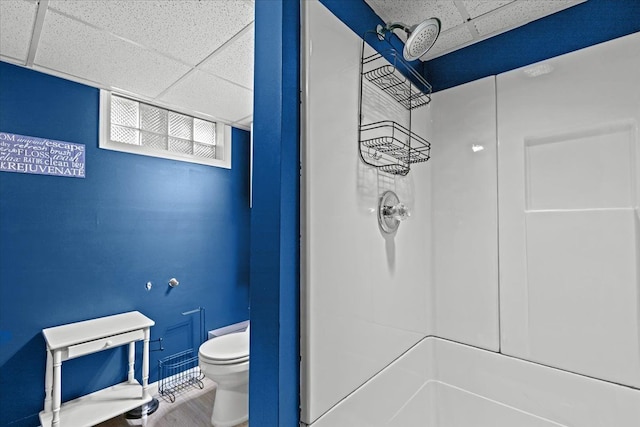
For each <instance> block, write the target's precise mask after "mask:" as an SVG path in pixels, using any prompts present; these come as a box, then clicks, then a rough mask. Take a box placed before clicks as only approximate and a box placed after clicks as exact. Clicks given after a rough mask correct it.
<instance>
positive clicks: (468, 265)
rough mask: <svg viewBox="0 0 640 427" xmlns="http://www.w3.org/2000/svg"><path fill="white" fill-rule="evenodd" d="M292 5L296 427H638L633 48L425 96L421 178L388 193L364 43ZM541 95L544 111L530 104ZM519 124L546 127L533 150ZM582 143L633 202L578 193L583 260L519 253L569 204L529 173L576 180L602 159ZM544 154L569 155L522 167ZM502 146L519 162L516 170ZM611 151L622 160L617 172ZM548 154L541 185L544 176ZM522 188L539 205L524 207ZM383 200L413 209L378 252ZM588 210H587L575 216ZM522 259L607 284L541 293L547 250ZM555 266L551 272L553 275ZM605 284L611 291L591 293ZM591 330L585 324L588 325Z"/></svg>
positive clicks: (620, 46)
mask: <svg viewBox="0 0 640 427" xmlns="http://www.w3.org/2000/svg"><path fill="white" fill-rule="evenodd" d="M303 5H304V6H303V7H304V22H305V23H304V40H303V41H304V43H303V65H304V73H305V86H304V87H305V92H304V95H305V97H304V103H303V114H304V117H305V120H304V128H305V129H304V132H305V138H304V142H303V153H302V159H303V160H302V164H303V186H302V188H303V191H302V193H303V194H302V206H303V212H302V216H301V217H302V230H303V231H302V235H303V254H302V281H303V292H302V300H303V301H302V399H301V402H302V417H301V420H302V422H303V423H306V424H311V425H313V426H317V427H342V426H344V427H347V426H349V427H351V426H377V425H380V426H382V425H388V426H396V425H397V426H412V425H425V426H428V427H469V426H474V427H481V426H487V427H489V426H490V427H503V426H504V427H511V426H514V425H517V426H518V427H530V426H531V427H533V426H545V427H546V426H580V427H591V426H593V427H595V426H603V427H604V426H606V427H612V426H616V427H618V426H619V427H627V426H628V427H635V426H636V425H640V390H638V389H637V387H638V366H637V364H638V360H640V333H639V328H640V325H639V323H638V318H639V317H640V283H639V281H640V279H639V273H638V271H639V270H640V266H639V265H638V264H640V262H638V258H639V254H640V239H639V238H638V233H640V227H639V226H638V224H639V223H640V219H639V216H638V200H639V199H640V197H639V196H638V191H640V183H639V181H638V180H639V175H640V171H639V170H638V167H639V166H640V158H639V157H638V156H640V149H639V148H638V141H639V140H640V138H639V137H638V125H637V123H638V122H640V90H639V89H638V87H637V85H634V84H633V83H634V82H635V80H634V79H635V77H634V76H635V75H636V74H637V70H640V49H639V46H640V34H634V35H631V36H627V37H624V38H621V39H618V40H614V41H611V42H608V43H605V44H602V45H598V46H595V47H592V48H589V49H584V50H582V51H578V52H575V53H572V54H568V55H564V56H562V57H558V58H554V59H551V60H548V61H545V62H544V63H542V64H534V65H533V66H530V67H524V68H523V69H520V70H514V71H512V72H509V73H505V74H502V75H500V76H497V77H489V78H485V79H482V80H479V81H476V82H472V83H469V84H466V85H462V86H459V87H456V88H452V89H449V90H446V91H443V92H439V93H437V94H435V95H434V97H433V102H432V103H431V104H430V106H428V107H426V108H422V109H419V110H417V111H418V114H419V115H421V116H422V119H421V120H419V122H420V125H421V126H424V127H423V128H422V129H418V130H417V132H418V133H419V134H420V135H421V136H425V137H426V138H427V139H429V140H432V142H433V147H432V155H433V159H432V160H430V161H429V162H428V163H427V164H418V165H414V167H413V168H412V171H411V173H410V174H409V175H408V176H407V177H406V178H392V179H388V178H384V177H382V178H381V177H380V174H377V173H376V172H375V171H372V170H370V169H368V168H366V167H364V166H363V165H362V162H361V161H360V160H359V158H358V152H357V144H356V142H357V125H358V117H357V111H358V106H357V103H358V78H359V75H358V68H359V58H360V47H361V39H360V38H359V37H358V36H357V35H356V34H354V33H353V32H352V31H351V30H350V29H348V28H347V27H346V26H345V25H344V24H342V23H341V22H340V21H339V20H338V19H337V18H336V17H334V16H333V15H332V14H331V13H330V12H329V11H328V10H327V9H326V8H325V7H324V6H322V5H321V4H320V3H319V2H317V1H308V2H303ZM590 61H591V62H593V63H594V64H591V63H590ZM576 67H577V68H576ZM634 70H635V73H634ZM549 71H551V72H549ZM578 76H579V77H578ZM554 79H555V80H554ZM496 81H497V83H496ZM605 82H608V83H606V84H605ZM625 82H626V83H625ZM545 85H546V86H545ZM496 88H498V89H499V90H496ZM582 92H584V93H585V95H584V96H585V97H586V98H585V100H581V99H582V98H581V97H582V96H583V95H582ZM496 94H497V95H496ZM541 94H546V95H547V96H548V97H549V98H548V99H547V101H549V103H548V104H549V105H545V104H541V103H540V102H538V103H535V102H533V101H534V100H536V99H538V100H539V99H540V96H542V95H541ZM600 95H602V96H600ZM496 96H497V98H496ZM554 96H555V99H554ZM572 96H574V97H575V100H578V101H577V102H574V101H572V98H571V97H572ZM595 96H599V98H598V102H592V100H593V99H594V97H595ZM523 106H524V107H523ZM553 106H556V108H552V107H553ZM591 106H593V108H591ZM525 107H526V108H525ZM518 108H520V110H518ZM580 109H584V110H585V112H584V114H583V113H581V112H580V111H579V110H580ZM567 110H568V111H567ZM565 112H566V113H567V114H565ZM414 117H415V116H414ZM534 120H535V122H534ZM581 120H582V121H581ZM585 120H586V121H588V125H587V123H585ZM416 122H418V121H417V120H414V124H415V123H416ZM496 123H498V125H496ZM531 123H537V124H543V125H544V126H537V127H536V128H535V129H534V130H535V132H532V131H531V128H532V127H531ZM545 126H546V127H545ZM616 126H617V127H616ZM585 128H588V129H587V130H589V131H590V132H591V133H589V132H587V133H588V135H593V134H594V132H595V134H597V135H605V137H603V138H605V139H603V140H602V141H603V142H604V143H605V144H610V145H607V147H612V150H613V151H612V153H613V154H611V155H608V156H606V160H605V163H606V164H605V165H604V166H602V167H600V169H599V172H598V173H600V174H601V175H602V174H604V175H602V176H603V177H604V179H606V180H607V181H609V180H611V179H613V180H614V181H615V182H617V183H622V184H623V187H624V188H623V190H625V191H626V189H628V190H629V191H628V192H626V193H625V191H617V192H616V193H615V194H614V195H613V196H612V197H613V198H609V199H607V198H606V197H604V198H603V197H602V195H603V194H610V191H608V190H607V189H605V190H607V191H604V190H602V191H601V189H600V190H598V191H600V192H599V193H596V194H595V195H594V194H593V192H589V191H590V190H589V191H586V190H585V189H584V188H583V189H582V191H579V188H578V189H576V194H578V196H576V197H575V198H574V199H576V200H577V201H576V203H582V204H583V205H580V206H578V208H579V209H578V210H577V211H576V212H574V211H571V212H573V213H575V214H576V215H577V218H576V219H575V221H574V222H575V224H573V226H574V228H575V230H578V232H576V231H575V230H574V232H573V234H572V235H571V236H574V237H573V239H574V240H575V239H576V237H575V236H580V233H579V232H583V233H584V232H587V231H588V230H593V229H599V230H600V231H598V232H597V233H596V234H597V235H598V236H600V237H595V238H594V239H592V240H591V241H587V242H586V246H587V248H586V249H585V248H583V247H581V245H583V246H584V242H582V243H581V242H580V241H577V242H576V241H569V239H568V237H567V236H569V234H566V233H565V234H558V239H559V240H558V241H557V242H556V244H553V243H549V242H550V241H549V240H548V239H549V236H548V234H549V233H548V230H550V228H549V229H546V228H545V227H542V228H541V229H540V230H539V231H538V232H537V233H535V234H534V235H533V236H531V232H530V233H529V235H528V236H529V240H527V241H524V243H523V240H522V239H523V235H524V236H525V237H526V236H527V234H526V231H527V229H526V228H525V229H523V228H522V224H521V223H518V218H520V217H522V216H523V215H524V216H525V217H526V216H527V215H529V213H528V212H529V211H533V210H545V211H548V210H552V211H562V212H564V211H566V210H567V208H566V207H565V206H559V205H557V206H554V205H553V203H557V201H558V200H569V199H571V198H569V199H568V198H567V197H566V191H567V185H569V186H570V185H574V186H575V185H578V186H579V185H580V182H578V183H577V184H576V183H575V182H573V181H572V182H569V183H568V184H566V183H565V184H566V185H565V184H563V183H558V185H555V186H554V185H553V183H549V182H546V181H544V180H542V181H541V176H544V172H546V171H548V170H549V169H550V170H549V173H559V172H562V170H563V169H562V164H563V162H564V163H567V162H568V163H569V164H571V165H574V169H575V168H577V171H578V172H581V171H582V172H584V170H587V171H588V170H589V169H588V168H587V169H585V167H582V169H581V167H580V164H582V165H583V166H584V165H585V164H586V165H587V166H592V165H594V164H595V165H598V159H599V158H600V157H602V156H601V154H602V153H605V152H607V150H604V149H603V148H602V147H603V146H604V145H603V144H598V143H597V142H593V141H591V140H589V141H586V142H587V143H590V144H591V145H590V146H589V147H590V148H591V150H590V153H591V154H586V155H582V154H583V153H582V151H578V152H575V153H574V152H572V150H574V148H575V146H574V145H572V141H574V139H575V138H573V136H575V135H578V136H580V135H582V133H580V132H579V131H577V130H580V129H585ZM522 129H527V131H526V132H524V133H523V132H521V130H522ZM594 129H595V130H594ZM620 129H622V130H621V131H620ZM518 130H520V131H518ZM576 132H577V133H576ZM620 132H622V133H623V136H622V137H620ZM625 132H626V133H625ZM567 135H568V137H567ZM607 135H613V136H612V137H611V138H609V137H608V136H607ZM624 135H626V136H624ZM545 138H546V139H545ZM554 138H555V139H554ZM572 138H573V139H572ZM607 138H609V139H607ZM625 138H626V139H625ZM531 141H533V142H531ZM541 141H542V142H541ZM548 141H553V142H558V141H559V142H565V141H568V143H567V144H555V145H554V146H553V147H551V146H548V147H551V152H550V153H549V152H547V151H541V150H536V148H540V147H541V145H540V144H544V143H546V142H548ZM536 144H538V145H536ZM625 144H626V145H625ZM514 147H533V149H530V152H529V153H528V154H526V155H525V154H524V153H522V151H518V149H514ZM548 147H547V148H548ZM625 149H628V153H629V156H627V157H626V158H627V159H630V160H629V162H628V164H626V163H624V162H623V163H624V164H621V162H622V160H623V159H624V158H625V157H624V156H623V155H622V154H621V153H624V150H625ZM520 150H522V148H520ZM574 151H575V150H574ZM577 153H582V154H581V155H582V157H580V156H575V155H574V154H577ZM556 155H557V157H558V159H557V160H558V161H559V163H558V164H557V165H556V167H555V169H554V166H553V164H552V166H545V165H548V164H549V162H548V161H546V162H545V159H549V158H555V157H554V156H556ZM534 156H535V157H534ZM545 156H546V157H545ZM549 156H551V157H549ZM525 158H526V159H527V160H528V161H529V163H527V165H528V166H527V167H528V169H526V170H525V162H524V161H523V160H522V159H525ZM532 162H533V163H532ZM536 162H537V163H536ZM594 162H595V163H594ZM558 165H560V166H558ZM576 165H577V166H576ZM625 165H627V166H625ZM498 166H499V167H498ZM625 167H626V168H627V169H624V168H625ZM545 168H546V169H545ZM621 169H623V170H622V172H621V171H620V170H621ZM497 170H499V171H500V181H499V180H498V174H497ZM625 170H626V171H627V172H625ZM525 173H528V174H529V175H525ZM525 176H526V177H529V178H528V180H529V181H523V180H522V177H525ZM595 181H596V180H593V181H592V182H595ZM525 184H527V185H525ZM534 184H535V185H536V187H535V189H534V190H536V191H538V192H537V193H535V194H536V195H543V196H544V197H538V198H537V199H536V200H533V201H531V199H529V203H530V204H529V205H527V204H526V203H524V204H523V203H521V202H520V201H519V200H520V198H521V197H523V196H522V195H523V194H525V195H531V194H533V193H531V191H532V190H531V188H530V186H531V185H534ZM389 187H395V188H396V189H400V192H399V195H400V199H401V201H405V200H403V199H406V200H409V202H410V205H411V206H412V207H413V208H414V214H413V215H412V217H411V218H410V219H409V220H408V221H406V222H405V223H403V224H402V225H401V227H400V229H399V231H398V233H397V235H396V236H395V238H394V239H385V238H383V236H382V235H381V233H380V231H379V230H378V228H377V223H376V219H375V213H374V208H375V203H376V201H377V197H378V196H379V195H380V194H381V193H382V191H384V190H385V189H387V188H389ZM618 187H619V186H618ZM618 187H616V188H618ZM498 188H500V193H499V194H500V198H498ZM588 188H589V189H590V188H593V186H589V187H588ZM569 189H570V190H571V189H573V187H569ZM563 191H565V193H564V194H565V196H563ZM585 191H586V192H585ZM619 193H624V194H619ZM627 193H628V194H627ZM527 197H529V196H527ZM563 197H564V198H563ZM594 198H595V199H596V200H598V201H599V202H598V203H600V204H599V205H598V204H596V205H594V204H593V203H592V204H591V205H584V203H586V202H584V200H591V201H593V200H594ZM571 200H573V199H571ZM571 200H569V201H571ZM531 203H538V204H540V203H542V204H544V203H547V206H544V209H542V208H540V206H541V205H540V206H538V205H536V206H533V205H531ZM498 206H500V223H498ZM532 206H533V207H534V208H536V209H531V207H532ZM538 208H540V209H538ZM574 208H575V206H574V207H570V209H574ZM570 209H569V210H570ZM574 210H575V209H574ZM557 215H559V214H557ZM594 215H595V217H594ZM498 227H499V230H498ZM555 227H556V230H563V228H562V227H560V226H557V225H556V226H555ZM558 227H559V228H558ZM565 229H566V226H565ZM602 230H604V231H602ZM498 231H500V232H499V233H498ZM605 234H607V235H612V236H613V237H612V238H611V239H612V241H610V242H608V243H606V244H609V245H610V247H609V248H608V249H607V251H608V253H606V251H605V253H603V251H602V250H601V249H599V248H600V246H602V245H601V244H599V243H598V239H599V238H602V237H603V236H604V235H605ZM545 236H546V237H545ZM561 236H562V237H561ZM543 238H546V239H547V240H544V239H543ZM537 239H540V241H538V240H537ZM498 241H499V242H500V264H499V265H498V250H499V249H498ZM532 242H533V243H532ZM523 244H525V245H527V244H528V245H530V246H531V245H532V244H533V245H538V247H540V248H544V245H545V244H546V245H547V246H549V248H548V252H549V253H553V254H554V257H555V258H558V259H562V257H563V256H564V252H562V251H559V250H558V249H557V248H559V247H562V248H564V250H565V251H567V250H574V251H575V253H571V254H570V255H569V256H568V258H567V262H568V263H569V264H571V265H575V266H578V267H580V265H581V263H584V262H587V263H591V264H593V261H594V259H593V256H594V254H597V256H600V257H604V259H602V260H600V261H601V262H603V264H602V266H603V267H602V268H603V269H604V270H605V271H606V272H607V274H608V275H610V276H611V277H613V278H614V279H613V280H611V281H610V282H602V281H598V280H595V279H594V280H586V281H584V282H581V283H584V284H586V285H585V287H584V288H581V289H580V291H581V292H580V293H578V294H576V290H577V289H578V288H577V284H574V283H568V284H567V283H564V282H562V281H559V282H557V283H556V284H555V285H556V287H557V288H558V292H557V293H556V292H555V291H554V288H553V287H549V286H547V283H549V280H550V279H549V277H548V276H545V275H544V274H545V272H546V271H547V269H546V268H545V266H544V263H543V264H542V267H537V266H536V264H533V262H534V261H537V262H538V265H541V264H540V257H541V256H543V255H544V251H543V254H542V255H541V254H539V253H536V254H535V255H536V256H537V257H538V258H536V259H530V256H529V255H528V253H527V251H526V250H525V251H524V252H521V251H520V250H519V249H518V248H520V247H522V245H523ZM589 245H591V246H589ZM594 245H595V246H594ZM594 248H595V249H594ZM591 249H593V250H591ZM596 249H597V250H596ZM580 250H582V251H583V252H582V253H581V255H580V254H579V253H578V252H577V251H580ZM585 250H586V251H587V252H584V251H585ZM538 252H539V251H538ZM576 254H578V255H580V256H578V255H576ZM634 257H635V258H634ZM553 259H554V258H551V261H552V260H553ZM634 260H635V262H634ZM543 261H544V262H547V263H548V262H550V260H549V259H548V258H547V259H545V260H543ZM528 263H531V265H532V267H530V268H529V269H528V270H527V269H525V270H520V269H519V268H520V267H521V266H523V265H525V266H526V265H528ZM556 264H558V265H552V266H551V271H552V272H554V273H556V274H559V273H560V272H561V270H562V269H561V265H559V263H556ZM498 266H499V267H500V269H498ZM585 270H587V271H591V272H593V271H596V270H595V269H593V267H592V265H585ZM580 277H583V276H580V274H576V275H575V276H572V280H574V281H575V280H578V278H580ZM499 278H500V280H499ZM541 278H542V279H541ZM583 279H584V277H583ZM587 279H589V278H588V277H587ZM540 280H547V282H540ZM598 285H600V286H598ZM605 285H606V289H608V290H615V291H614V292H610V293H608V292H603V289H602V286H605ZM571 292H573V294H572V293H571ZM553 303H556V304H555V305H554V304H553ZM528 310H529V311H528ZM545 310H547V311H548V312H549V317H545V316H544V314H543V313H544V312H545ZM541 313H542V314H541ZM533 314H535V316H531V317H528V316H529V315H533ZM590 314H591V315H592V316H595V317H596V318H597V319H598V322H600V323H599V324H595V326H594V323H593V321H592V319H591V318H590V317H589V315H590ZM541 316H542V317H541ZM581 324H582V325H591V326H590V327H589V328H587V327H582V328H581V326H580V325H581ZM443 338H444V339H443ZM559 340H561V341H559ZM454 341H455V342H454ZM600 342H602V343H607V345H608V346H609V347H608V348H606V347H604V348H603V346H602V345H600V346H599V343H600ZM611 345H614V346H615V348H611ZM500 352H501V353H500ZM594 354H595V355H597V357H593V355H594ZM532 362H537V363H532ZM556 368H561V369H563V370H560V369H556ZM616 383H618V384H616Z"/></svg>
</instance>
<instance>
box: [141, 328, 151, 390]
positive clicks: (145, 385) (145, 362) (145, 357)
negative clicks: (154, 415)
mask: <svg viewBox="0 0 640 427" xmlns="http://www.w3.org/2000/svg"><path fill="white" fill-rule="evenodd" d="M148 397H149V328H145V330H144V344H143V348H142V398H143V399H146V398H148Z"/></svg>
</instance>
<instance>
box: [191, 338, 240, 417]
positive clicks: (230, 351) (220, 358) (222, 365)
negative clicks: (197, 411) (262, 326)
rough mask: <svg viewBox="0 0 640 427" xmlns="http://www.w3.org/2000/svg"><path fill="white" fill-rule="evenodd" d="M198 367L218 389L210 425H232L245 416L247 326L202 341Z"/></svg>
mask: <svg viewBox="0 0 640 427" xmlns="http://www.w3.org/2000/svg"><path fill="white" fill-rule="evenodd" d="M198 360H199V364H200V370H201V371H202V373H203V374H204V376H205V377H207V378H209V379H210V380H212V381H214V382H215V383H216V384H217V385H218V388H217V390H216V397H215V401H214V403H213V413H212V414H211V424H212V425H213V426H214V427H232V426H235V425H237V424H242V423H243V422H245V421H247V420H248V419H249V327H247V329H246V331H243V332H237V333H232V334H227V335H222V336H219V337H216V338H212V339H210V340H208V341H205V342H204V343H203V344H202V345H201V346H200V350H199V351H198Z"/></svg>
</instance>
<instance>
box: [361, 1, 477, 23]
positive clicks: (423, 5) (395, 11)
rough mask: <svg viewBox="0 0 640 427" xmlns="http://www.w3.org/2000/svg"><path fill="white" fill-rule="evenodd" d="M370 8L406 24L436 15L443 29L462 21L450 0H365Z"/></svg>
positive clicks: (388, 18)
mask: <svg viewBox="0 0 640 427" xmlns="http://www.w3.org/2000/svg"><path fill="white" fill-rule="evenodd" d="M367 3H368V4H369V5H370V6H371V8H372V9H373V10H374V12H376V13H377V14H378V16H380V18H382V19H383V20H385V21H387V22H389V21H393V22H397V21H401V22H402V23H404V24H406V25H409V26H411V25H415V24H419V23H420V22H422V21H424V20H425V19H427V18H431V17H436V18H438V19H440V21H441V22H442V28H443V30H446V29H449V28H451V27H455V26H456V25H460V24H462V23H463V22H464V19H463V17H462V15H460V12H459V11H458V8H457V7H456V5H455V3H454V2H453V1H451V0H423V1H413V0H411V1H398V0H367Z"/></svg>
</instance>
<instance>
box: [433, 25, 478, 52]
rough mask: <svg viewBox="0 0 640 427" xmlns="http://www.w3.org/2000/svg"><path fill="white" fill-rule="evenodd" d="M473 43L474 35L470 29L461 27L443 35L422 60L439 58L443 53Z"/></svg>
mask: <svg viewBox="0 0 640 427" xmlns="http://www.w3.org/2000/svg"><path fill="white" fill-rule="evenodd" d="M471 41H473V35H472V34H471V31H469V28H467V26H466V25H459V26H457V27H455V28H452V29H450V30H448V31H445V32H443V33H441V34H440V36H438V40H436V43H435V44H434V45H433V47H432V48H431V50H429V52H428V53H427V54H426V55H424V57H423V58H421V59H423V60H426V59H430V58H433V57H436V56H439V55H440V54H442V53H443V52H447V51H450V50H454V49H456V48H458V47H460V46H462V45H465V44H467V43H469V42H471Z"/></svg>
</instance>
